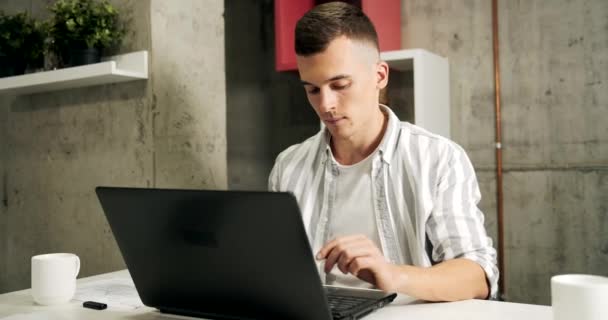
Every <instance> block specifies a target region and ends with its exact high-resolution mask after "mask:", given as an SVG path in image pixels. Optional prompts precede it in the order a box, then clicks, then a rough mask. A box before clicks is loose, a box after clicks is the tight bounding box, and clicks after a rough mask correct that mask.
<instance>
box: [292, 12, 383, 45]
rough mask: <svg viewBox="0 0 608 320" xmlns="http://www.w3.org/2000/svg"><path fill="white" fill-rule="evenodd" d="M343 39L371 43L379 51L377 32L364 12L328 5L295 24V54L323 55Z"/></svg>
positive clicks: (307, 14) (308, 13)
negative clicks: (331, 45)
mask: <svg viewBox="0 0 608 320" xmlns="http://www.w3.org/2000/svg"><path fill="white" fill-rule="evenodd" d="M340 36H346V37H348V38H349V39H353V40H363V41H366V42H369V43H370V44H372V45H373V46H375V47H376V49H378V50H379V45H378V34H377V33H376V29H375V28H374V25H373V24H372V22H371V20H370V19H369V18H368V17H367V16H366V15H365V13H363V11H361V9H359V8H357V7H356V6H353V5H350V4H348V3H344V2H329V3H324V4H321V5H318V6H316V7H314V8H313V9H312V10H310V11H308V12H307V13H306V14H305V15H304V16H303V17H302V18H300V20H299V21H298V23H297V24H296V41H295V46H296V54H298V55H300V56H309V55H313V54H316V53H320V52H323V51H325V49H326V48H327V46H328V45H329V43H330V42H331V41H333V40H334V39H336V38H338V37H340Z"/></svg>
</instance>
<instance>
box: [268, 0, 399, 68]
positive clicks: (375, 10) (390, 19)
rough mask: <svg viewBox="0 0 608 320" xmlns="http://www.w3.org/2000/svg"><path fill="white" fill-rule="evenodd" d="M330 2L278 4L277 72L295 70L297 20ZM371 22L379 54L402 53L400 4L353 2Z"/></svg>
mask: <svg viewBox="0 0 608 320" xmlns="http://www.w3.org/2000/svg"><path fill="white" fill-rule="evenodd" d="M324 2H329V1H327V0H316V1H315V0H275V2H274V10H275V16H274V22H275V25H274V28H275V62H276V69H277V71H289V70H296V69H297V65H296V54H295V49H294V41H295V35H294V31H295V27H296V23H297V22H298V20H299V19H300V18H301V17H302V16H303V15H304V14H305V13H306V12H307V11H308V10H310V9H312V8H313V7H314V6H315V5H316V4H320V3H324ZM344 2H348V3H351V4H353V5H357V6H360V7H361V9H362V10H363V12H365V14H366V15H367V16H368V17H369V18H370V20H371V21H372V23H373V24H374V27H375V28H376V31H377V32H378V40H379V42H380V51H389V50H399V49H401V0H355V1H353V0H350V1H344Z"/></svg>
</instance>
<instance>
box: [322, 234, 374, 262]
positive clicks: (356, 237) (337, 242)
mask: <svg viewBox="0 0 608 320" xmlns="http://www.w3.org/2000/svg"><path fill="white" fill-rule="evenodd" d="M362 238H363V239H366V237H365V236H364V235H360V234H356V235H350V236H344V237H338V238H335V239H333V240H331V241H329V242H328V243H327V244H326V245H325V246H323V248H321V250H319V253H317V256H316V258H317V260H323V259H326V258H327V255H328V254H329V253H330V252H331V251H332V250H333V249H334V247H336V246H337V245H340V244H347V243H350V242H352V241H357V240H361V239H362Z"/></svg>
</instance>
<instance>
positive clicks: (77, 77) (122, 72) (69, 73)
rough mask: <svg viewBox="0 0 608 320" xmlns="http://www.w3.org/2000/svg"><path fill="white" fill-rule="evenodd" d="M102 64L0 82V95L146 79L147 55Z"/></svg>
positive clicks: (111, 59) (141, 53)
mask: <svg viewBox="0 0 608 320" xmlns="http://www.w3.org/2000/svg"><path fill="white" fill-rule="evenodd" d="M104 60H105V61H103V62H100V63H95V64H89V65H84V66H78V67H71V68H64V69H58V70H53V71H44V72H37V73H30V74H25V75H20V76H13V77H6V78H0V94H27V93H36V92H46V91H55V90H63V89H70V88H79V87H86V86H93V85H100V84H109V83H116V82H125V81H133V80H140V79H147V78H148V51H138V52H132V53H128V54H123V55H117V56H113V57H108V58H104Z"/></svg>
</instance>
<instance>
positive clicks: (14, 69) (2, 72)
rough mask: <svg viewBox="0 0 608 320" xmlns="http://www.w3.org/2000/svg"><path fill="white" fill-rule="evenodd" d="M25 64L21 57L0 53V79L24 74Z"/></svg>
mask: <svg viewBox="0 0 608 320" xmlns="http://www.w3.org/2000/svg"><path fill="white" fill-rule="evenodd" d="M25 66H26V62H25V59H23V57H22V56H19V55H6V54H4V53H0V78H2V77H12V76H18V75H22V74H24V73H25Z"/></svg>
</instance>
